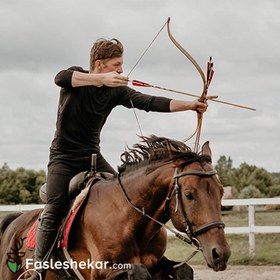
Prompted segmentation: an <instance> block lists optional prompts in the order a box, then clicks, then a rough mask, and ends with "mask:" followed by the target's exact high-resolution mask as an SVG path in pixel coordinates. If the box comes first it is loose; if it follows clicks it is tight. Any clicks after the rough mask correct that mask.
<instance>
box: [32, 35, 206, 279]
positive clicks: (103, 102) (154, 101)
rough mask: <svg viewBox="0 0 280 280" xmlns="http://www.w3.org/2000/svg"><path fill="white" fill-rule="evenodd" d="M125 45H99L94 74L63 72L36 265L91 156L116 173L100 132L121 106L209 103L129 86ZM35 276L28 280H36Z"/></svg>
mask: <svg viewBox="0 0 280 280" xmlns="http://www.w3.org/2000/svg"><path fill="white" fill-rule="evenodd" d="M122 65H123V46H122V44H121V43H120V42H119V41H118V40H116V39H112V40H106V39H99V40H97V41H96V42H95V43H94V45H93V47H92V49H91V53H90V70H89V71H85V70H84V69H82V68H81V67H76V66H75V67H71V68H69V69H67V70H63V71H61V72H59V73H58V74H57V75H56V77H55V83H56V84H57V85H58V86H59V87H61V91H60V99H59V106H58V113H57V122H56V132H55V136H54V139H53V141H52V144H51V148H50V161H49V164H48V177H47V203H46V206H45V208H44V210H43V213H42V214H41V216H40V219H39V223H38V227H37V230H36V239H37V245H36V249H35V253H34V257H35V260H34V261H38V262H42V261H43V260H45V259H44V258H45V256H47V255H48V254H47V253H48V251H49V250H50V248H51V245H52V244H53V242H54V239H55V236H56V233H57V230H58V227H59V225H60V223H61V220H62V218H63V217H64V215H65V214H66V213H65V212H66V211H67V209H68V205H69V199H68V185H69V182H70V179H71V178H72V177H73V176H74V175H75V174H77V173H79V172H81V171H85V170H89V169H90V158H91V154H93V153H95V154H97V168H98V171H100V172H101V171H103V172H104V171H105V172H110V173H112V174H114V175H116V174H117V172H116V171H115V170H114V169H113V168H112V167H111V166H110V164H109V163H108V162H107V161H106V160H105V159H104V158H103V156H102V155H101V153H100V147H99V142H100V132H101V130H102V127H103V125H104V123H105V122H106V119H107V117H108V115H109V114H110V112H111V110H112V109H113V108H114V107H116V106H118V105H123V106H125V107H127V108H132V106H133V107H135V108H137V109H140V110H145V111H147V112H148V111H157V112H176V111H184V110H193V111H198V112H200V113H203V112H205V111H206V109H207V104H206V103H201V102H199V101H198V100H194V101H192V102H188V101H179V100H171V99H169V98H164V97H156V96H150V95H145V94H142V93H140V92H136V91H135V90H133V89H131V88H129V87H127V84H128V78H127V77H125V76H122V75H121V74H122V72H123V69H122ZM36 277H38V275H37V274H36V275H35V274H34V275H33V276H32V277H31V278H30V279H39V278H36Z"/></svg>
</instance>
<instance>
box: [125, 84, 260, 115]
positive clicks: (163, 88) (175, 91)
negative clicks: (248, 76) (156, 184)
mask: <svg viewBox="0 0 280 280" xmlns="http://www.w3.org/2000/svg"><path fill="white" fill-rule="evenodd" d="M130 82H131V83H132V85H133V86H140V87H141V86H142V87H151V88H156V89H160V90H164V91H169V92H174V93H179V94H182V95H186V96H191V97H198V98H199V97H200V96H199V95H196V94H192V93H188V92H184V91H179V90H174V89H170V88H165V87H160V86H156V85H151V84H148V83H144V82H141V81H138V80H132V81H130ZM206 99H207V100H210V101H213V102H217V103H222V104H226V105H230V106H234V107H238V108H242V109H247V110H251V111H256V109H255V108H251V107H248V106H244V105H239V104H234V103H230V102H227V101H222V100H218V99H210V98H206Z"/></svg>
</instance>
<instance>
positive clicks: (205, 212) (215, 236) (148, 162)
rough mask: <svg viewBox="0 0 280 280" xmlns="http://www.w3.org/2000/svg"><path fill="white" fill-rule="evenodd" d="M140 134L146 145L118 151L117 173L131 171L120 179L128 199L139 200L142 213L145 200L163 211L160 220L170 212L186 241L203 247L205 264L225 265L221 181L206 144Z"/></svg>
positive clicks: (226, 251)
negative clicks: (196, 146)
mask: <svg viewBox="0 0 280 280" xmlns="http://www.w3.org/2000/svg"><path fill="white" fill-rule="evenodd" d="M142 139H143V142H144V145H142V144H136V145H134V149H129V151H127V152H125V153H124V154H123V155H122V160H123V162H124V165H123V166H121V167H120V169H119V170H120V172H122V174H123V175H124V173H125V172H124V170H127V171H133V173H132V172H131V173H127V176H126V178H127V181H125V176H123V178H121V179H122V180H123V181H125V184H126V185H130V188H127V189H126V191H127V192H129V198H130V199H133V200H134V201H135V202H136V204H137V205H141V207H140V209H139V207H138V211H139V212H141V213H142V214H143V215H146V214H145V211H144V210H143V212H142V210H141V209H142V208H143V206H144V205H145V210H147V211H149V213H150V214H151V213H154V216H157V217H161V216H164V217H165V218H163V220H164V222H166V218H169V217H170V218H171V220H172V222H173V225H174V226H175V227H176V229H177V230H179V231H181V232H185V233H186V234H187V235H188V237H189V240H190V242H189V243H195V244H197V246H198V248H199V249H201V250H202V252H203V254H204V257H205V259H206V261H207V264H208V266H210V267H212V268H213V269H214V270H215V271H219V270H224V269H226V265H227V261H228V258H229V256H230V248H229V245H228V243H227V241H226V238H225V232H224V223H223V222H222V221H221V199H222V195H223V186H222V184H221V182H220V181H219V179H218V177H217V175H216V171H215V170H213V168H212V166H211V150H210V147H209V143H208V142H206V143H205V144H204V145H203V147H202V151H201V153H199V154H197V153H194V152H192V151H191V148H189V147H188V146H186V145H185V144H184V143H182V142H179V141H176V140H171V139H167V138H163V137H156V136H151V137H142ZM141 167H142V168H141ZM174 170H175V172H174ZM143 175H144V176H143ZM129 178H131V180H130V181H129V180H128V179H129ZM140 178H141V179H140ZM144 178H145V179H144ZM135 181H137V183H135ZM120 185H122V183H121V180H120ZM122 188H123V187H122ZM123 191H124V188H123ZM124 192H125V191H124ZM166 195H167V197H166ZM134 208H137V207H134ZM167 209H168V212H169V213H168V215H166V214H167V211H166V210H167ZM153 211H154V212H153ZM157 211H158V213H156V212H157ZM161 211H163V212H164V213H162V212H161ZM160 212H161V214H160ZM146 216H147V215H146ZM153 225H155V223H153Z"/></svg>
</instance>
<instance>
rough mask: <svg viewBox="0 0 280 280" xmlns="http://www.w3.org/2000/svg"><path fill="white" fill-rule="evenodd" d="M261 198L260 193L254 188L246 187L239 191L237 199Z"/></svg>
mask: <svg viewBox="0 0 280 280" xmlns="http://www.w3.org/2000/svg"><path fill="white" fill-rule="evenodd" d="M260 197H262V194H261V191H260V190H259V189H257V188H256V187H255V186H252V185H251V186H248V187H245V188H244V189H242V190H241V192H240V194H239V198H260Z"/></svg>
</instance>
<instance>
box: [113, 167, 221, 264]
mask: <svg viewBox="0 0 280 280" xmlns="http://www.w3.org/2000/svg"><path fill="white" fill-rule="evenodd" d="M216 174H217V171H216V170H210V171H204V170H191V169H190V170H187V171H185V172H181V173H178V168H176V169H175V172H174V175H173V186H172V188H171V190H170V192H169V194H168V195H167V197H166V203H165V210H166V209H168V208H169V207H168V206H169V202H170V200H171V199H172V197H173V195H175V197H176V206H175V212H176V211H178V208H179V207H180V209H181V212H182V215H183V224H184V226H185V232H186V235H187V236H184V235H182V234H180V233H179V232H178V231H176V230H174V229H173V228H170V227H169V226H167V225H166V224H164V223H162V222H160V221H159V220H157V219H155V218H153V217H152V216H150V215H149V214H147V213H146V211H145V208H144V207H142V208H140V207H138V206H136V205H135V204H134V203H132V201H131V200H130V198H129V197H128V195H127V193H126V191H125V189H124V186H123V184H122V182H121V178H120V174H118V182H119V184H118V185H119V187H120V189H121V191H122V193H123V194H124V196H125V199H126V200H127V202H128V203H129V204H130V205H131V206H132V207H133V208H134V209H135V210H136V211H137V212H139V213H141V214H142V215H143V216H145V217H147V218H149V219H150V220H152V221H154V222H155V223H157V224H159V225H161V226H162V227H164V228H166V229H167V230H169V231H171V232H172V233H173V234H175V236H176V237H177V238H179V239H180V240H182V241H184V242H186V243H188V244H190V245H194V246H195V251H194V253H193V254H192V255H191V256H190V257H189V258H188V260H190V259H191V258H192V257H193V256H194V255H195V254H196V253H197V252H198V251H201V247H200V243H199V241H198V240H197V239H196V237H197V236H199V235H201V234H203V233H205V232H207V231H208V230H210V229H212V228H224V227H225V224H224V223H223V222H221V221H213V222H210V223H207V224H205V225H202V226H200V227H199V228H198V229H196V230H195V231H193V230H192V226H191V224H190V223H189V221H188V219H187V216H186V213H185V209H184V204H183V201H182V195H181V187H180V184H179V178H181V177H184V176H190V175H195V176H199V177H212V176H214V175H216ZM188 260H187V261H188ZM187 261H184V262H183V263H185V262H187ZM183 263H181V264H183ZM181 264H179V265H181ZM179 265H178V266H179Z"/></svg>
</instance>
